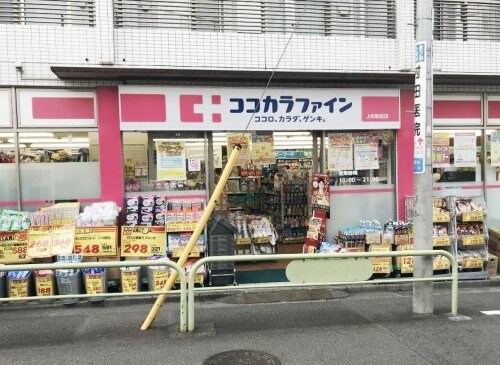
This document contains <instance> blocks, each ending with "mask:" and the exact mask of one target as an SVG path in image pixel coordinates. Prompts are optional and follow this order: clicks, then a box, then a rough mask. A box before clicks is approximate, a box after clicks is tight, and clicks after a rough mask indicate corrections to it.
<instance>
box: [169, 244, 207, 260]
mask: <svg viewBox="0 0 500 365" xmlns="http://www.w3.org/2000/svg"><path fill="white" fill-rule="evenodd" d="M184 250H185V247H183V246H181V247H174V248H173V250H172V257H174V258H177V257H181V255H182V253H183V252H184ZM200 255H201V250H200V248H199V247H196V246H194V247H193V249H192V250H191V252H190V253H189V256H188V257H200Z"/></svg>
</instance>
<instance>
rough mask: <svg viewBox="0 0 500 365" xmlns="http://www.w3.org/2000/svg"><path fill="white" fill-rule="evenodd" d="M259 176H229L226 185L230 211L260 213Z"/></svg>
mask: <svg viewBox="0 0 500 365" xmlns="http://www.w3.org/2000/svg"><path fill="white" fill-rule="evenodd" d="M261 178H262V177H261V176H230V177H229V178H228V180H227V183H226V188H227V189H226V190H227V192H226V196H227V205H228V208H229V209H230V210H242V211H245V212H259V211H261V202H262V197H261V191H260V190H261V188H260V187H261Z"/></svg>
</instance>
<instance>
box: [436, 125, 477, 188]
mask: <svg viewBox="0 0 500 365" xmlns="http://www.w3.org/2000/svg"><path fill="white" fill-rule="evenodd" d="M481 133H482V132H481V130H434V132H433V135H432V167H433V169H432V172H433V180H434V182H435V183H463V182H481V181H482V172H481V169H482V166H483V158H482V151H481V148H482V147H481V146H482V137H481Z"/></svg>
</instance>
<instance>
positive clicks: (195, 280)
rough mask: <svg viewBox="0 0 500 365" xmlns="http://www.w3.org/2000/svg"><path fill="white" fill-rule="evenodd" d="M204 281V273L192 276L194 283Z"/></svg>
mask: <svg viewBox="0 0 500 365" xmlns="http://www.w3.org/2000/svg"><path fill="white" fill-rule="evenodd" d="M204 281H205V275H203V274H196V276H195V277H194V283H195V284H200V285H201V284H203V282H204Z"/></svg>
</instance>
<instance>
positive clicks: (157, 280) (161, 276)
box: [153, 269, 168, 291]
mask: <svg viewBox="0 0 500 365" xmlns="http://www.w3.org/2000/svg"><path fill="white" fill-rule="evenodd" d="M167 280H168V270H167V269H161V270H153V290H154V291H161V290H163V288H164V287H165V284H166V283H167Z"/></svg>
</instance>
